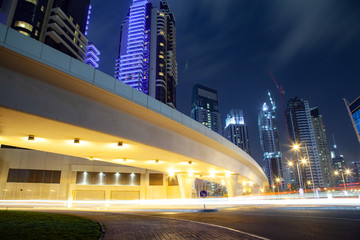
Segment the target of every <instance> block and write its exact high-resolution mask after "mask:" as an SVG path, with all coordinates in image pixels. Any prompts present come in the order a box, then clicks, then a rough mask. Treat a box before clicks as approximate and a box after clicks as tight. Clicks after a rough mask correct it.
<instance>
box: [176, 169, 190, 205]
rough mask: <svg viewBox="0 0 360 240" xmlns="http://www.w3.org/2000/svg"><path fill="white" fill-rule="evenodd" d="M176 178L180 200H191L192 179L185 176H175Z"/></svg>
mask: <svg viewBox="0 0 360 240" xmlns="http://www.w3.org/2000/svg"><path fill="white" fill-rule="evenodd" d="M176 176H177V179H178V182H179V187H180V193H181V198H183V199H184V198H191V197H192V186H193V181H194V179H193V177H189V176H188V175H186V174H177V175H176Z"/></svg>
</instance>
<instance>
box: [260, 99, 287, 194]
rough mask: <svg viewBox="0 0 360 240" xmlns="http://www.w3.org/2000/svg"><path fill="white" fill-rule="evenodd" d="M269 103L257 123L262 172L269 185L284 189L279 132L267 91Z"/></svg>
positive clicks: (273, 105) (263, 107)
mask: <svg viewBox="0 0 360 240" xmlns="http://www.w3.org/2000/svg"><path fill="white" fill-rule="evenodd" d="M268 96H269V100H270V104H269V105H268V104H267V103H266V102H265V103H264V104H263V106H262V110H261V111H260V113H259V118H258V125H259V133H260V144H261V148H262V151H263V167H264V172H265V174H266V176H267V178H268V180H269V185H270V186H272V188H273V190H275V188H274V187H273V186H278V189H282V190H284V189H285V184H284V183H285V182H284V174H283V166H282V154H281V152H280V145H279V134H278V130H277V121H276V106H275V103H274V101H273V100H272V98H271V95H270V92H268ZM277 179H278V181H277Z"/></svg>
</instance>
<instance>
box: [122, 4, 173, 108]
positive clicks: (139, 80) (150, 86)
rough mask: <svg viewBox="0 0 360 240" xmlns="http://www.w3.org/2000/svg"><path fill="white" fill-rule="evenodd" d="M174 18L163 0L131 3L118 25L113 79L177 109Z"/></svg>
mask: <svg viewBox="0 0 360 240" xmlns="http://www.w3.org/2000/svg"><path fill="white" fill-rule="evenodd" d="M175 38H176V33H175V18H174V14H173V13H172V12H171V10H170V8H169V6H168V4H167V1H165V0H151V1H150V0H133V3H132V5H131V6H130V9H129V12H128V16H127V17H126V19H125V20H124V21H123V23H122V25H121V36H120V47H119V57H118V59H116V64H115V78H117V79H118V80H120V81H122V82H124V83H126V84H128V85H130V86H131V87H133V88H135V89H137V90H139V91H141V92H143V93H145V94H148V95H150V96H152V97H154V98H156V99H157V100H159V101H161V102H163V103H166V104H168V105H169V106H171V107H173V108H175V107H176V86H177V81H178V80H177V62H176V40H175Z"/></svg>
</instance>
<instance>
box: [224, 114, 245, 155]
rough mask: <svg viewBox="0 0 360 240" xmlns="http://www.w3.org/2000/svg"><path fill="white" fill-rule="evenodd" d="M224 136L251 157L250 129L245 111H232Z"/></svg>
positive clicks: (226, 121)
mask: <svg viewBox="0 0 360 240" xmlns="http://www.w3.org/2000/svg"><path fill="white" fill-rule="evenodd" d="M224 136H225V138H227V139H228V140H229V141H230V142H232V143H234V144H235V145H236V146H238V147H239V148H241V149H242V150H244V151H245V152H246V153H248V154H249V155H251V149H250V144H249V132H248V127H247V126H246V124H245V120H244V115H243V111H242V110H240V109H232V110H230V113H228V114H227V116H226V120H225V129H224Z"/></svg>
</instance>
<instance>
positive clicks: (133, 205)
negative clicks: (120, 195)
mask: <svg viewBox="0 0 360 240" xmlns="http://www.w3.org/2000/svg"><path fill="white" fill-rule="evenodd" d="M268 205H276V206H310V205H317V206H338V207H340V206H353V207H357V208H359V209H360V198H359V197H357V198H355V197H351V198H333V197H331V198H319V199H316V198H300V197H299V196H292V199H291V198H289V196H276V197H274V196H245V197H236V198H207V199H173V200H169V199H160V200H123V201H113V200H109V201H76V200H72V201H54V200H0V208H13V207H28V208H75V209H76V208H87V209H101V210H126V209H172V210H175V209H182V210H186V209H204V208H206V209H213V208H227V207H240V206H268Z"/></svg>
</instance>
